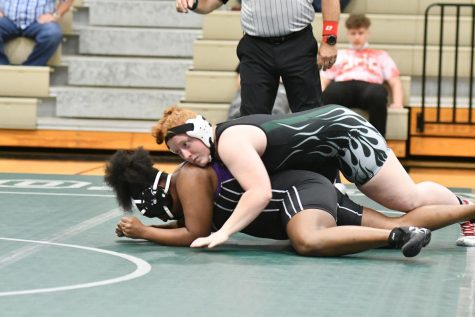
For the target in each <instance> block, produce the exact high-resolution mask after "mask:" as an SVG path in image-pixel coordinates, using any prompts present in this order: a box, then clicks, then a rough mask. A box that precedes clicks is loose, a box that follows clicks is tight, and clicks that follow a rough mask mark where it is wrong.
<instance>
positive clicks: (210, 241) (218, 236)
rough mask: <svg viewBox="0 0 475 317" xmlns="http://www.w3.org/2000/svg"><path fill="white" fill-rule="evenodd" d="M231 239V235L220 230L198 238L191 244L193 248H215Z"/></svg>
mask: <svg viewBox="0 0 475 317" xmlns="http://www.w3.org/2000/svg"><path fill="white" fill-rule="evenodd" d="M228 239H229V235H228V234H226V233H224V232H222V231H221V230H218V231H216V232H214V233H212V234H210V235H209V236H207V237H203V238H198V239H196V240H195V241H193V242H192V243H191V245H190V247H192V248H205V247H208V248H213V247H215V246H217V245H220V244H221V243H224V242H226V241H227V240H228Z"/></svg>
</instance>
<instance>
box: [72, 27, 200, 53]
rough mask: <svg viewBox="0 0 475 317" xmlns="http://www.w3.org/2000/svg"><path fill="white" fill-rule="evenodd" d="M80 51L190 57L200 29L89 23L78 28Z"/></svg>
mask: <svg viewBox="0 0 475 317" xmlns="http://www.w3.org/2000/svg"><path fill="white" fill-rule="evenodd" d="M78 31H79V52H80V54H86V55H110V56H149V57H167V56H169V57H177V58H181V57H187V58H189V57H191V56H192V55H193V41H194V40H195V39H196V38H198V36H199V35H200V34H201V31H199V30H194V29H181V30H177V29H153V28H126V27H102V26H101V27H99V26H87V27H81V28H80V29H79V30H78Z"/></svg>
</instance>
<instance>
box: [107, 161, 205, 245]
mask: <svg viewBox="0 0 475 317" xmlns="http://www.w3.org/2000/svg"><path fill="white" fill-rule="evenodd" d="M189 165H191V164H189ZM211 172H212V170H211V168H206V169H203V168H199V167H195V166H190V167H189V168H184V169H183V168H182V170H181V171H180V173H179V175H178V176H177V180H176V186H177V196H178V200H179V202H175V203H179V204H180V205H181V207H182V209H183V217H184V226H181V225H182V224H183V222H180V221H178V222H174V223H172V224H170V225H169V226H167V225H165V226H167V227H166V228H163V227H161V226H160V227H158V226H145V225H144V224H142V223H141V222H140V220H138V219H137V218H135V217H124V218H122V220H121V222H120V223H119V226H118V227H119V228H122V230H121V232H122V234H123V235H125V236H127V237H129V238H133V239H145V240H148V241H151V242H155V243H158V244H161V245H170V246H189V245H190V244H191V242H192V241H193V240H194V239H196V238H198V237H200V236H206V235H209V234H210V233H211V223H212V215H213V202H214V188H213V183H212V179H211V174H210V173H211ZM116 233H117V235H118V236H120V234H119V233H118V232H117V228H116Z"/></svg>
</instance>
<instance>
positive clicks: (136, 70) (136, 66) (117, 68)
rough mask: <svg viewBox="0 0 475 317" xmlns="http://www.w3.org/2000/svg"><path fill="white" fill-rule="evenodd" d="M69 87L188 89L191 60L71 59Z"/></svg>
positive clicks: (69, 64) (99, 57)
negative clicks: (186, 83)
mask: <svg viewBox="0 0 475 317" xmlns="http://www.w3.org/2000/svg"><path fill="white" fill-rule="evenodd" d="M67 63H68V83H69V85H81V86H105V87H148V88H181V89H183V88H184V87H185V74H186V71H187V69H189V68H190V67H191V65H192V60H191V59H172V58H147V57H141V58H135V57H104V56H79V55H75V56H68V57H67Z"/></svg>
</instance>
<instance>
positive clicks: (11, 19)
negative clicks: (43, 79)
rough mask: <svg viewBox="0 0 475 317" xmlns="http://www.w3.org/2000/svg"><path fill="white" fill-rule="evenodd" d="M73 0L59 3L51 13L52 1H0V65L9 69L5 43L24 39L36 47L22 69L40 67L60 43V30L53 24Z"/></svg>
mask: <svg viewBox="0 0 475 317" xmlns="http://www.w3.org/2000/svg"><path fill="white" fill-rule="evenodd" d="M73 1H74V0H61V1H60V2H59V5H58V6H57V8H56V9H55V2H56V1H55V0H30V1H21V0H2V1H0V65H9V64H10V61H9V60H8V58H7V56H6V55H5V49H4V46H5V42H7V41H9V40H11V39H14V38H17V37H28V38H31V39H33V40H34V41H35V42H36V44H35V47H34V49H33V51H32V52H31V54H30V55H29V56H28V58H27V60H26V61H25V62H24V63H23V65H27V66H44V65H46V63H47V62H48V60H49V59H50V58H51V56H53V54H54V52H55V51H56V49H57V48H58V45H59V44H60V42H61V38H62V33H61V27H60V26H59V24H58V23H57V22H58V20H59V19H60V18H61V16H62V15H63V14H64V13H66V12H67V11H68V10H69V8H70V7H71V5H72V3H73Z"/></svg>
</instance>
